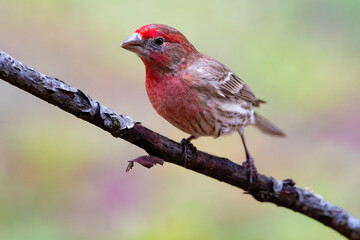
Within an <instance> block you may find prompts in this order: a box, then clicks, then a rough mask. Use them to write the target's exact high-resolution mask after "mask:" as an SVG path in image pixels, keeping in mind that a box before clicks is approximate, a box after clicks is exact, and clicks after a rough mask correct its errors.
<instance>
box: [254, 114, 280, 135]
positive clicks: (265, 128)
mask: <svg viewBox="0 0 360 240" xmlns="http://www.w3.org/2000/svg"><path fill="white" fill-rule="evenodd" d="M254 125H255V127H257V128H258V129H259V130H260V131H262V132H264V133H267V134H270V135H275V136H280V137H285V136H286V135H285V133H284V132H283V131H281V130H280V129H279V128H277V127H275V126H274V125H273V124H272V123H271V122H269V121H268V120H267V119H265V118H263V117H261V116H259V115H258V114H256V113H255V124H254Z"/></svg>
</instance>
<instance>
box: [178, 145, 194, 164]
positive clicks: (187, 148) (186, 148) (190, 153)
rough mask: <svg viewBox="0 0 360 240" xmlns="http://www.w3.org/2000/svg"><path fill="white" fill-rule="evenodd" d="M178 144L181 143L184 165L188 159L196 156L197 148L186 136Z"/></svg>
mask: <svg viewBox="0 0 360 240" xmlns="http://www.w3.org/2000/svg"><path fill="white" fill-rule="evenodd" d="M180 144H181V145H182V150H183V157H184V166H185V167H186V166H187V163H188V160H189V159H196V158H197V149H196V147H195V146H194V145H193V144H192V143H191V142H190V141H189V139H188V138H183V139H182V140H181V142H180Z"/></svg>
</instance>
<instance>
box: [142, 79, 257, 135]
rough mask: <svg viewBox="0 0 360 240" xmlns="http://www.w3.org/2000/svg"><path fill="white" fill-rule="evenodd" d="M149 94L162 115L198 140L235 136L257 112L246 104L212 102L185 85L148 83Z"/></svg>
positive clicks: (152, 102)
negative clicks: (203, 137) (200, 138)
mask: <svg viewBox="0 0 360 240" xmlns="http://www.w3.org/2000/svg"><path fill="white" fill-rule="evenodd" d="M146 90H147V94H148V96H149V99H150V102H151V104H152V105H153V107H154V109H155V110H156V111H157V112H158V113H159V115H161V116H162V117H163V118H165V119H166V120H167V121H169V122H170V123H171V124H172V125H174V126H175V127H177V128H179V129H180V130H182V131H184V132H186V133H188V134H191V135H193V136H194V137H199V136H213V137H219V136H221V135H225V134H231V133H233V132H234V131H236V130H238V129H240V128H242V127H244V126H246V125H248V124H252V123H253V121H254V110H253V109H252V106H250V105H249V104H248V103H246V102H245V101H240V102H239V101H238V100H234V101H231V100H227V101H224V100H223V99H217V98H210V97H209V96H204V95H200V94H199V93H198V92H197V91H196V90H194V89H189V88H186V87H185V86H184V85H182V84H181V82H178V83H176V82H175V83H174V82H172V84H166V83H157V82H148V81H147V84H146Z"/></svg>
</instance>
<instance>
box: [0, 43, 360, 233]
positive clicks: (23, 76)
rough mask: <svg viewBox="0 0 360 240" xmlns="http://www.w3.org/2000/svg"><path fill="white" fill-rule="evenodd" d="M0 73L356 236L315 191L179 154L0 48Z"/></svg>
mask: <svg viewBox="0 0 360 240" xmlns="http://www.w3.org/2000/svg"><path fill="white" fill-rule="evenodd" d="M0 78H1V79H3V80H4V81H6V82H9V83H10V84H12V85H14V86H16V87H19V88H21V89H23V90H24V91H26V92H29V93H31V94H33V95H35V96H37V97H38V98H41V99H43V100H44V101H46V102H48V103H51V104H53V105H55V106H58V107H59V108H61V109H62V110H64V111H66V112H69V113H71V114H73V115H75V116H76V117H78V118H81V119H83V120H85V121H87V122H89V123H91V124H94V125H96V126H98V127H100V128H102V129H103V130H105V131H107V132H109V133H110V134H111V135H113V136H114V137H119V138H122V139H124V140H126V141H128V142H130V143H132V144H135V145H137V146H139V147H141V148H143V149H144V150H145V151H146V152H147V153H148V154H149V155H151V156H156V157H158V158H162V159H164V160H165V161H167V162H170V163H173V164H176V165H179V166H181V167H185V168H187V169H190V170H193V171H195V172H198V173H201V174H204V175H207V176H209V177H212V178H214V179H217V180H220V181H223V182H226V183H228V184H231V185H233V186H236V187H238V188H241V189H244V190H246V191H248V192H249V193H250V194H251V195H252V196H253V197H254V198H255V199H256V200H258V201H260V202H272V203H274V204H276V205H278V206H283V207H286V208H289V209H292V210H294V211H296V212H300V213H302V214H304V215H307V216H309V217H311V218H313V219H316V220H317V221H319V222H321V223H323V224H325V225H327V226H329V227H331V228H333V229H334V230H336V231H338V232H339V233H341V234H343V235H344V236H346V237H347V238H350V239H360V221H359V219H357V218H355V217H354V216H352V215H350V214H349V213H348V212H346V211H345V210H343V209H341V208H339V207H337V206H335V205H333V204H331V203H329V202H327V201H325V200H324V199H323V198H321V197H320V196H318V195H316V194H313V193H311V192H309V191H307V190H305V189H303V188H299V187H297V186H296V185H295V183H294V182H293V181H291V180H284V181H278V180H276V179H274V178H271V177H267V176H265V175H261V174H259V177H258V181H257V182H255V183H253V184H252V186H251V190H250V189H249V183H248V172H247V170H246V169H245V168H243V167H242V166H240V165H238V164H236V163H234V162H232V161H230V160H228V159H225V158H220V157H216V156H213V155H210V154H207V153H204V152H201V151H197V153H196V154H195V155H196V156H194V154H191V153H190V154H186V155H184V154H183V147H182V145H181V144H179V143H177V142H174V141H173V140H170V139H168V138H166V137H164V136H162V135H160V134H158V133H156V132H153V131H151V130H150V129H148V128H146V127H144V126H142V125H140V124H135V122H134V121H133V120H132V119H131V118H130V117H128V116H126V115H120V114H117V113H116V112H114V111H112V110H111V109H109V108H107V107H105V106H103V105H101V104H100V103H99V102H96V101H94V100H92V99H91V98H90V97H89V96H88V95H86V94H85V93H83V92H82V91H81V90H79V89H77V88H74V87H70V86H69V85H67V84H66V83H64V82H62V81H60V80H58V79H56V78H52V77H48V76H45V75H44V74H41V73H39V72H37V71H35V70H33V69H32V68H29V67H27V66H26V65H24V64H23V63H21V62H19V61H17V60H15V59H14V58H12V57H11V56H9V55H8V54H6V53H4V52H3V51H1V50H0Z"/></svg>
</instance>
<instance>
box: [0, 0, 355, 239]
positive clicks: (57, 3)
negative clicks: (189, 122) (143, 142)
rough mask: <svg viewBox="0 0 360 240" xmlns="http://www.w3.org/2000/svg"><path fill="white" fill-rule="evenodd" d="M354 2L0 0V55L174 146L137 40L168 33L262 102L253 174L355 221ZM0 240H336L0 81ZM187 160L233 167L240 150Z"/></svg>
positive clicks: (249, 133) (232, 144)
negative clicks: (134, 48) (151, 161)
mask: <svg viewBox="0 0 360 240" xmlns="http://www.w3.org/2000/svg"><path fill="white" fill-rule="evenodd" d="M359 13H360V2H359V1H350V0H345V1H337V0H318V1H312V0H311V1H310V0H304V1H276V0H275V1H273V0H272V1H265V0H264V1H250V0H246V1H245V0H244V1H239V0H237V1H235V0H231V1H220V0H219V1H217V0H211V1H205V0H201V1H189V0H182V1H178V0H176V1H160V0H152V1H148V0H147V1H146V0H138V1H119V0H106V1H105V0H104V1H90V0H87V1H85V0H50V1H45V0H32V1H27V0H0V33H1V37H0V49H1V50H3V51H5V52H7V53H8V54H10V55H12V56H13V57H15V58H17V59H18V60H20V61H22V62H23V63H25V64H27V65H28V66H31V67H33V68H34V69H36V70H38V71H40V72H42V73H44V74H47V75H49V76H53V77H57V78H60V79H61V80H63V81H65V82H66V83H68V84H69V85H72V86H75V87H77V88H80V89H81V90H83V91H84V92H85V93H86V94H89V95H90V96H91V97H92V98H94V99H95V100H97V101H100V102H101V103H102V104H104V105H105V106H108V107H110V108H112V109H113V110H115V111H117V112H118V113H124V114H127V115H129V116H131V117H132V118H133V119H134V120H136V121H141V122H142V123H143V124H144V125H145V126H147V127H149V128H150V129H152V130H154V131H157V132H159V133H161V134H163V135H165V136H168V137H170V138H172V139H175V140H178V141H180V140H181V139H182V138H184V137H186V136H187V135H186V134H185V133H183V132H181V131H179V130H177V129H176V128H175V127H173V126H171V125H170V124H169V123H167V122H166V121H165V120H163V119H162V118H161V117H160V116H158V115H157V113H156V112H155V111H154V110H153V108H152V106H151V105H150V103H149V101H148V98H147V96H146V92H145V86H144V79H145V71H144V66H143V64H142V62H141V61H140V59H139V58H138V57H136V56H135V54H133V53H130V52H128V51H125V50H124V49H121V48H120V43H121V42H122V41H123V40H125V39H126V38H127V37H128V36H129V35H130V34H131V33H132V32H134V31H135V29H137V28H138V27H140V26H142V25H144V24H149V23H164V24H168V25H170V26H173V27H175V28H177V29H179V30H180V31H181V32H182V33H184V34H185V35H186V36H187V37H188V39H189V40H190V41H191V42H192V43H193V44H194V45H195V46H196V47H197V49H198V50H199V51H201V52H203V53H206V54H207V55H210V56H212V57H215V58H216V59H218V60H220V61H221V62H223V63H224V64H226V65H227V66H228V67H229V68H230V69H232V70H233V71H234V72H235V73H236V74H237V75H238V76H240V77H241V78H243V79H244V80H245V81H246V82H247V83H248V85H249V86H250V87H251V88H252V89H253V91H254V92H255V93H256V95H257V96H258V97H259V98H261V99H265V100H267V101H268V104H266V105H262V106H261V109H259V111H258V112H260V113H261V114H262V115H264V116H266V117H267V118H269V119H271V120H272V122H274V123H276V125H278V126H279V127H281V128H282V129H283V130H284V131H285V132H286V133H287V135H288V137H287V138H284V139H280V138H272V137H269V136H266V135H262V134H261V133H260V132H258V131H257V130H256V129H254V128H252V127H249V128H247V129H246V131H245V132H246V137H247V142H248V144H249V147H250V150H251V153H252V154H253V156H254V158H255V162H256V165H257V167H258V170H259V171H260V172H261V173H264V174H266V175H269V176H273V177H276V178H277V179H285V178H293V179H294V180H295V181H296V183H297V184H298V185H299V186H301V187H310V188H311V189H312V190H313V191H314V192H316V193H318V194H320V195H321V196H323V197H324V198H325V199H326V200H328V201H330V202H332V203H334V204H336V205H338V206H340V207H343V208H344V209H345V210H347V211H349V212H350V213H352V214H353V215H355V216H357V217H360V204H359V198H360V191H359V189H360V188H359V187H360V124H359V123H360V108H359V100H360V95H359V91H360V28H359V23H360V14H359ZM0 111H1V114H0V123H1V124H0V189H1V190H0V239H10V240H12V239H19V240H20V239H21V240H22V239H36V240H40V239H90V240H92V239H108V240H112V239H125V240H133V239H210V240H212V239H343V237H341V236H340V235H339V234H338V233H336V232H335V231H333V230H332V229H330V228H327V227H325V226H323V225H322V224H320V223H318V222H316V221H314V220H312V219H310V218H307V217H305V216H302V215H300V214H298V213H294V212H292V211H290V210H287V209H284V208H278V207H276V206H274V205H272V204H268V203H259V202H256V201H255V200H253V199H252V198H251V197H250V196H249V195H245V194H243V191H242V190H240V189H237V188H234V187H232V186H230V185H227V184H225V183H221V182H218V181H216V180H214V179H211V178H208V177H206V176H202V175H200V174H197V173H194V172H191V171H188V170H185V169H183V168H180V167H177V166H174V165H171V164H168V163H165V165H164V166H157V167H154V168H152V169H150V170H149V169H145V168H143V167H141V166H139V165H135V167H134V169H133V170H132V171H131V172H129V173H125V169H126V166H127V160H130V159H133V158H136V157H137V156H139V155H143V154H144V151H143V150H141V149H139V148H138V147H136V146H133V145H131V144H129V143H127V142H125V141H123V140H121V139H115V138H113V137H112V136H111V135H109V134H108V133H106V132H104V131H102V130H100V129H98V128H96V127H94V126H92V125H90V124H88V123H86V122H84V121H82V120H79V119H77V118H75V117H73V116H71V115H69V114H67V113H65V112H63V111H61V110H59V109H58V108H56V107H54V106H51V105H49V104H47V103H45V102H44V101H42V100H39V99H37V98H35V97H33V96H32V95H30V94H28V93H26V92H23V91H22V90H20V89H17V88H15V87H13V86H11V85H10V84H8V83H6V82H4V81H0ZM194 144H195V146H197V148H198V149H200V150H203V151H206V152H209V153H212V154H215V155H218V156H224V157H228V158H230V159H231V160H233V161H235V162H238V163H241V162H242V161H243V160H244V159H245V155H244V151H243V147H242V144H241V140H240V137H239V136H238V135H237V134H234V135H233V136H227V137H222V138H219V139H216V140H214V139H212V138H202V139H199V140H196V141H194Z"/></svg>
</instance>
